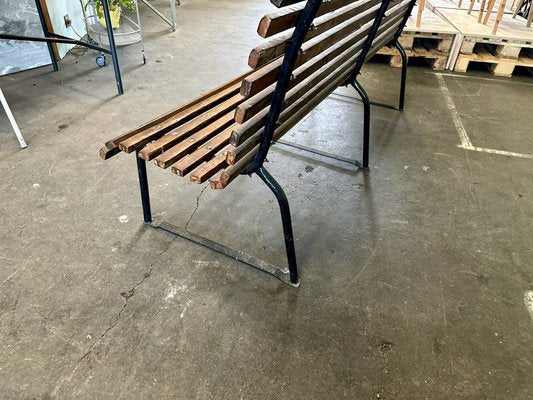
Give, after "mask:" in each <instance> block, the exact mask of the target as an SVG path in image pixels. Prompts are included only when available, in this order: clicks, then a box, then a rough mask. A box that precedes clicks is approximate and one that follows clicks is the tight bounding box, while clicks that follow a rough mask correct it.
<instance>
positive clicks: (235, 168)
mask: <svg viewBox="0 0 533 400" xmlns="http://www.w3.org/2000/svg"><path fill="white" fill-rule="evenodd" d="M258 151H259V145H257V146H256V147H255V148H254V151H251V152H248V153H247V154H245V155H244V157H243V158H241V159H240V160H239V161H237V162H236V163H235V164H234V165H230V166H229V167H227V168H226V169H224V170H223V171H222V173H221V174H220V177H219V178H218V179H219V180H218V182H219V185H220V187H221V188H222V189H224V188H225V187H226V186H228V185H229V184H230V183H231V182H232V181H233V180H234V179H235V178H237V177H238V176H239V175H240V174H241V173H242V172H243V171H244V169H245V168H246V167H247V166H248V164H250V162H251V161H252V160H253V157H254V156H255V154H256V153H257V152H258ZM211 187H212V186H211ZM216 189H218V187H217V188H216Z"/></svg>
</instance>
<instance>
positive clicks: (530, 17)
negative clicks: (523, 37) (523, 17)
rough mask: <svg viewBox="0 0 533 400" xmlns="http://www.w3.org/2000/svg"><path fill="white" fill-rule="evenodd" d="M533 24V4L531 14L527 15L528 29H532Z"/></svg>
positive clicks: (530, 9) (530, 8)
mask: <svg viewBox="0 0 533 400" xmlns="http://www.w3.org/2000/svg"><path fill="white" fill-rule="evenodd" d="M531 22H533V3H531V4H529V14H528V15H527V27H528V28H531Z"/></svg>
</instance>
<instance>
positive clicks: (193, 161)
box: [171, 124, 236, 176]
mask: <svg viewBox="0 0 533 400" xmlns="http://www.w3.org/2000/svg"><path fill="white" fill-rule="evenodd" d="M235 126H236V125H235V124H233V125H232V126H230V127H228V128H226V129H225V130H224V131H222V132H221V133H219V134H218V135H216V136H215V137H214V138H212V139H211V140H209V141H207V142H206V143H205V144H203V145H202V146H200V147H199V148H197V149H196V150H195V151H194V152H192V153H191V154H187V155H186V156H185V157H183V158H182V159H181V160H178V161H177V162H176V163H175V164H174V165H172V167H171V170H172V172H173V173H175V174H177V175H179V176H185V175H187V174H188V173H189V172H191V171H192V170H193V169H194V168H196V167H197V166H198V165H200V164H201V163H202V162H204V161H206V160H207V159H208V158H209V157H211V156H213V155H214V154H215V153H216V152H217V151H219V150H220V149H221V148H222V147H224V146H226V145H227V144H228V143H229V138H230V136H231V132H233V129H234V128H235Z"/></svg>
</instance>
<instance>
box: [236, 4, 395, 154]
mask: <svg viewBox="0 0 533 400" xmlns="http://www.w3.org/2000/svg"><path fill="white" fill-rule="evenodd" d="M402 18H403V16H402V15H401V14H396V15H393V16H392V18H391V19H389V20H388V21H387V22H386V23H384V24H383V25H382V26H381V27H380V28H379V30H378V34H377V37H376V40H377V39H378V38H381V37H382V36H383V32H387V35H386V39H388V40H390V38H391V37H392V33H394V32H392V33H390V32H391V31H395V30H396V29H397V27H398V25H399V23H400V22H401V20H402ZM371 24H372V22H369V23H368V25H369V26H370V25H371ZM389 33H390V34H389ZM365 34H366V33H365V32H363V33H361V34H359V35H358V37H359V41H357V42H356V43H355V44H354V45H352V46H351V47H349V48H348V49H345V50H344V51H335V52H334V54H337V53H339V55H338V56H337V57H335V58H333V59H332V60H331V61H329V62H328V63H327V64H325V65H324V66H323V67H322V68H320V69H318V70H317V71H316V72H314V73H313V74H312V75H310V76H309V77H307V78H306V79H305V80H301V79H299V72H298V69H297V70H295V71H294V74H295V75H294V76H295V78H294V79H293V82H295V83H298V84H297V85H295V86H294V87H291V88H290V90H289V91H288V92H287V94H286V96H285V104H284V109H285V108H287V107H288V106H290V105H291V104H292V103H294V101H296V100H297V99H298V98H299V97H301V96H303V95H305V93H306V92H308V91H309V90H310V89H311V88H313V87H316V86H320V85H321V82H322V80H323V79H324V78H326V77H327V76H329V75H330V74H331V73H332V72H333V71H334V70H335V69H336V68H337V67H339V66H340V65H341V64H343V63H346V61H347V60H348V59H349V60H350V62H351V65H352V66H353V65H355V61H356V59H357V57H355V58H354V55H355V54H356V53H358V52H359V51H360V50H361V49H362V47H363V45H364V42H365V40H366V37H365ZM380 40H382V39H380ZM342 47H344V46H342ZM380 47H381V46H380ZM317 58H318V57H317ZM329 58H330V57H327V58H324V59H321V60H322V61H324V60H326V61H328V60H329ZM311 69H314V68H308V69H307V70H306V71H308V70H311ZM304 72H305V71H304ZM303 75H304V77H305V76H307V75H308V74H307V73H304V74H303ZM275 85H276V84H275V83H273V84H272V85H270V86H269V87H268V88H267V89H265V90H263V91H262V92H260V93H259V94H257V95H256V96H254V97H251V98H250V99H248V100H246V101H245V102H243V103H241V104H240V105H239V106H238V107H237V111H236V114H235V120H236V122H238V123H240V124H242V125H239V126H238V127H237V129H236V130H235V132H234V135H233V136H232V142H233V143H234V144H237V143H238V142H239V141H241V140H242V139H243V138H246V137H247V136H248V135H249V134H250V133H251V132H254V131H255V130H257V128H258V126H259V125H261V124H262V123H263V120H264V118H265V116H266V114H267V113H268V108H267V107H268V106H269V105H270V101H271V98H272V94H273V92H274V90H275ZM291 86H292V85H291ZM247 121H249V123H246V122H247Z"/></svg>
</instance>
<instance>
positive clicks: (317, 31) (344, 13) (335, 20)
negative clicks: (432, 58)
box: [248, 0, 380, 68]
mask: <svg viewBox="0 0 533 400" xmlns="http://www.w3.org/2000/svg"><path fill="white" fill-rule="evenodd" d="M379 3H380V0H360V1H357V2H355V3H353V4H349V5H348V6H346V7H342V8H340V9H338V10H336V11H334V12H332V13H329V14H326V15H324V16H322V17H320V18H317V19H316V20H315V21H314V29H310V30H309V31H308V32H307V35H306V37H305V41H308V40H310V39H312V38H314V37H316V36H318V35H321V34H322V33H324V32H326V31H327V30H328V29H331V28H333V27H335V26H337V25H339V24H341V23H343V22H345V21H347V20H348V19H350V18H352V17H354V16H356V15H357V14H360V13H362V12H363V11H365V10H368V9H369V8H371V7H372V6H375V5H376V4H379ZM363 23H364V22H363ZM293 31H294V29H291V30H290V31H288V32H287V33H284V34H283V35H281V36H278V37H276V38H275V39H272V40H270V41H268V42H266V43H263V44H262V45H260V46H257V47H256V48H255V49H253V50H252V51H251V53H250V56H249V57H248V65H249V66H250V67H251V68H259V67H261V66H263V65H265V64H267V63H268V62H270V61H272V60H273V59H275V58H277V57H279V56H281V55H283V53H284V52H285V50H286V48H287V40H288V39H290V38H291V36H292V33H293Z"/></svg>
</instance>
